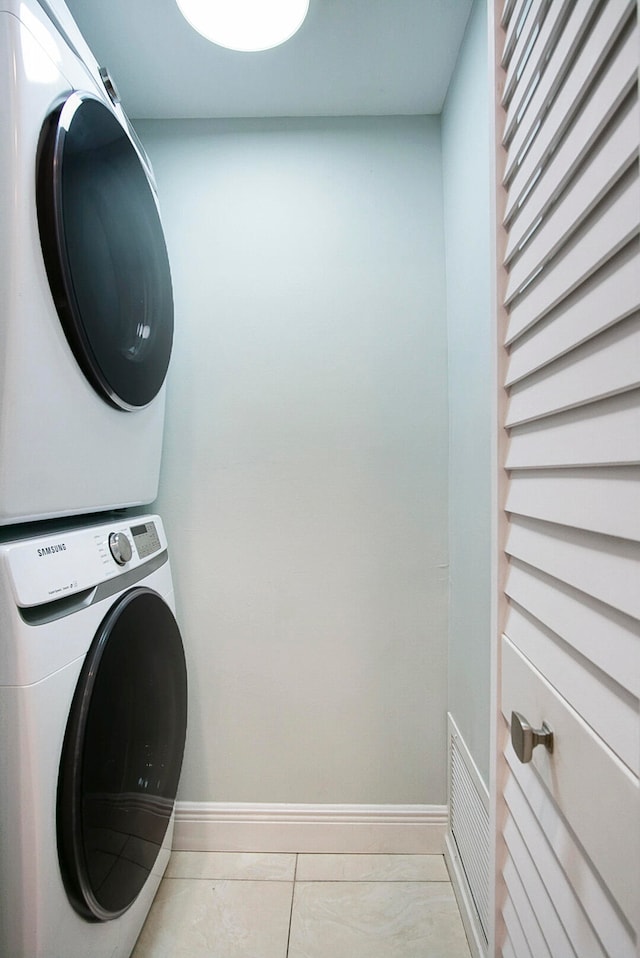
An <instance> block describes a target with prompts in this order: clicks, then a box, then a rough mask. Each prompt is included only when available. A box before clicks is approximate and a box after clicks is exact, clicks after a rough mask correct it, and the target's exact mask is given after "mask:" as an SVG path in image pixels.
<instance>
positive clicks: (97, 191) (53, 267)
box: [36, 93, 173, 410]
mask: <svg viewBox="0 0 640 958" xmlns="http://www.w3.org/2000/svg"><path fill="white" fill-rule="evenodd" d="M36 199H37V208H38V224H39V229H40V243H41V246H42V252H43V256H44V261H45V266H46V270H47V276H48V279H49V285H50V287H51V292H52V295H53V299H54V302H55V305H56V309H57V311H58V315H59V317H60V321H61V323H62V326H63V329H64V332H65V335H66V337H67V340H68V342H69V345H70V346H71V349H72V351H73V353H74V355H75V358H76V361H77V362H78V364H79V365H80V367H81V369H82V371H83V372H84V374H85V376H86V378H87V379H88V380H89V382H90V383H91V385H92V386H93V387H94V388H95V389H96V390H97V392H98V393H99V394H100V395H101V396H102V398H103V399H105V400H106V401H107V402H109V403H111V404H112V405H114V406H116V407H118V408H120V409H124V410H135V409H139V408H142V407H144V406H147V405H148V404H149V403H150V402H151V401H152V400H153V398H154V397H155V396H156V395H157V393H158V391H159V390H160V388H161V386H162V384H163V382H164V379H165V375H166V372H167V367H168V365H169V359H170V356H171V346H172V341H173V293H172V287H171V274H170V270H169V260H168V257H167V249H166V245H165V241H164V233H163V230H162V224H161V222H160V216H159V213H158V207H157V204H156V199H155V195H154V193H153V190H152V189H151V185H150V183H149V180H148V178H147V174H146V172H145V170H144V167H143V165H142V163H141V160H140V158H139V156H138V153H137V152H136V149H135V147H134V146H133V143H132V142H131V140H130V139H129V137H128V136H127V134H126V133H125V131H124V129H123V127H122V126H121V125H120V123H119V122H118V120H117V119H116V117H115V115H114V114H113V112H112V111H111V110H110V109H109V107H108V106H107V105H106V104H105V103H103V102H102V101H101V100H98V99H97V98H96V97H94V96H93V95H91V94H88V93H73V94H71V96H69V97H68V98H67V99H66V100H65V101H64V103H62V104H61V105H60V106H58V107H57V109H55V110H54V111H53V112H52V113H51V114H50V115H49V117H48V118H47V120H46V121H45V124H44V126H43V128H42V133H41V136H40V143H39V148H38V161H37V178H36Z"/></svg>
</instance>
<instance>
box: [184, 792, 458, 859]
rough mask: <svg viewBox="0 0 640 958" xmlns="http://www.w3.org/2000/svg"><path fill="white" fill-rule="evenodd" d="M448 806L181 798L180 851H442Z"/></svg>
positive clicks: (437, 852) (411, 852)
mask: <svg viewBox="0 0 640 958" xmlns="http://www.w3.org/2000/svg"><path fill="white" fill-rule="evenodd" d="M447 821H448V814H447V806H446V805H289V804H258V803H255V804H254V803H238V804H233V803H226V802H177V803H176V814H175V827H174V833H173V847H174V849H176V850H178V851H224V852H324V853H336V854H340V853H341V854H375V853H378V854H396V855H400V854H405V855H411V854H422V855H442V854H444V841H445V834H446V830H447Z"/></svg>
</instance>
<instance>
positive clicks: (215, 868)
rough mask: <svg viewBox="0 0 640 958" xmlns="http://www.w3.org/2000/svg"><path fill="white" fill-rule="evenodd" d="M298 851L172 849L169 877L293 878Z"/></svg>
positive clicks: (279, 879)
mask: <svg viewBox="0 0 640 958" xmlns="http://www.w3.org/2000/svg"><path fill="white" fill-rule="evenodd" d="M295 867H296V856H295V855H270V854H253V853H248V852H173V853H172V855H171V858H170V859H169V864H168V866H167V871H166V877H167V878H218V879H229V880H231V879H234V878H235V879H238V878H239V879H243V880H246V881H251V880H253V881H290V882H291V881H293V876H294V872H295Z"/></svg>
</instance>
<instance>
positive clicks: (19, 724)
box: [0, 516, 186, 958]
mask: <svg viewBox="0 0 640 958" xmlns="http://www.w3.org/2000/svg"><path fill="white" fill-rule="evenodd" d="M113 533H116V534H117V536H116V539H115V544H114V540H113V539H112V540H111V541H112V546H113V548H114V552H115V554H116V555H118V556H119V558H120V561H122V560H123V559H125V560H126V558H127V551H126V549H125V547H126V546H127V544H128V546H129V547H130V549H131V552H132V554H131V558H130V559H129V560H128V561H125V563H124V565H122V566H120V565H118V564H117V562H116V561H115V560H114V558H113V555H112V551H111V548H110V544H109V542H110V536H112V535H113ZM118 546H119V548H118ZM122 553H124V554H122ZM138 602H140V603H142V607H143V612H142V619H140V620H139V621H138V622H137V624H136V626H135V628H134V629H133V630H132V629H131V627H130V617H131V615H132V614H133V613H132V610H135V608H136V603H138ZM148 604H151V606H152V607H153V612H152V614H149V613H148V611H147V605H148ZM173 604H174V599H173V586H172V580H171V571H170V566H169V561H168V553H167V544H166V538H165V533H164V530H163V527H162V523H161V521H160V519H159V517H157V516H145V517H141V518H135V519H133V520H131V519H130V520H128V521H122V519H120V521H118V519H115V520H114V521H113V522H111V523H105V524H104V525H101V526H85V527H84V528H78V527H76V528H74V529H73V528H72V529H63V530H62V531H59V532H56V533H51V532H47V534H46V535H40V536H36V537H33V538H29V539H22V540H18V541H13V542H8V543H7V542H5V543H4V544H1V545H0V634H2V637H3V641H2V644H1V645H0V735H1V736H2V742H1V745H0V763H1V767H0V833H1V834H2V855H1V856H0V954H2V955H3V956H5V958H88V956H91V958H128V956H129V955H130V953H131V950H132V949H133V946H134V944H135V941H136V938H137V936H138V934H139V932H140V929H141V927H142V924H143V922H144V919H145V917H146V915H147V912H148V909H149V907H150V905H151V902H152V900H153V896H154V894H155V892H156V890H157V887H158V884H159V882H160V879H161V877H162V873H163V871H164V869H165V867H166V863H167V861H168V857H169V854H170V846H171V839H172V832H173V804H174V803H173V799H174V798H175V788H177V777H178V776H179V772H180V766H181V762H182V751H183V747H184V735H185V732H186V671H184V667H183V662H184V657H183V652H182V643H181V640H180V636H179V631H178V630H177V626H176V625H175V620H174V619H173V614H172V610H173ZM138 611H139V610H138ZM157 613H159V614H160V618H159V619H158V620H157V621H156V618H155V617H156V614H157ZM136 614H138V613H136ZM127 616H129V620H127ZM127 621H129V625H126V623H127ZM158 622H160V623H161V624H160V625H158ZM141 623H142V624H141ZM125 626H126V627H125ZM165 626H167V627H168V632H167V638H168V641H169V644H168V645H167V646H166V649H167V650H169V651H170V653H171V654H170V655H167V654H165V651H163V650H164V649H165V646H164V644H163V642H164V639H163V636H162V632H163V630H164V629H165ZM141 632H142V633H145V632H146V633H148V634H144V635H141V634H140V633H141ZM113 648H115V649H116V658H115V659H113V660H111V662H110V660H109V656H110V655H113V651H112V649H113ZM136 648H137V649H138V651H136ZM96 650H97V658H96ZM141 654H143V657H142V658H141ZM118 656H120V660H118ZM171 656H174V658H175V660H173V659H172V658H171ZM136 657H137V661H136ZM145 658H146V659H147V661H145V660H144V659H145ZM109 669H110V670H111V672H110V673H109ZM87 672H89V673H91V674H90V675H88V676H87ZM101 674H103V676H104V675H105V674H106V676H107V682H106V686H105V683H104V682H103V683H102V684H103V688H102V691H100V690H99V684H100V675H101ZM148 685H149V686H153V688H154V689H155V690H156V691H155V692H154V691H152V692H151V693H150V694H151V695H152V698H150V699H147V698H146V696H147V692H146V691H145V689H146V687H147V686H148ZM158 689H160V691H158ZM153 695H156V699H154V698H153ZM74 710H75V711H74ZM92 714H93V717H92ZM78 715H79V716H80V725H83V723H84V727H83V733H82V735H81V736H80V739H81V742H80V745H79V748H78V750H77V756H79V759H80V764H76V766H75V768H74V761H75V759H74V746H73V741H72V740H73V736H74V735H75V733H77V730H78V728H77V727H78ZM167 722H171V723H172V724H171V727H170V728H169V730H168V731H167V726H166V723H167ZM92 723H93V725H92ZM163 723H164V724H165V728H164V729H163V728H162V726H163ZM92 728H93V732H92ZM96 728H97V729H98V739H97V744H96V733H95V729H96ZM114 729H116V730H118V729H120V731H116V732H114V731H113V730H114ZM92 735H93V741H92V739H91V736H92ZM118 735H120V737H121V742H124V743H125V744H126V746H127V747H126V748H125V749H123V750H122V752H123V754H122V755H121V756H120V755H116V756H115V757H114V755H113V754H112V753H113V748H114V742H115V743H116V746H118V741H119V739H118ZM114 736H115V737H114ZM154 736H155V738H154ZM109 737H112V739H113V740H112V741H111V742H109V741H108V739H109ZM167 740H171V741H170V742H168V741H167ZM118 747H119V746H118ZM124 753H126V754H124ZM65 756H66V758H65ZM70 756H71V760H70ZM65 762H66V766H65ZM92 763H96V767H98V766H99V771H98V773H97V777H96V775H94V781H93V782H89V784H88V785H87V786H86V787H85V785H82V784H81V783H80V781H79V780H78V781H76V782H75V783H74V781H71V788H70V789H69V787H68V782H66V780H65V775H66V774H67V772H66V771H65V768H66V767H71V768H72V773H73V774H75V773H76V772H78V771H79V773H80V774H81V776H84V780H85V783H86V781H87V780H88V778H90V777H91V775H92V774H93V773H92V772H91V766H92ZM114 765H115V766H117V767H116V768H115V770H114V769H113V768H112V766H114ZM73 774H72V776H71V778H72V779H73ZM163 776H164V777H165V782H163V783H161V782H160V781H159V779H160V778H161V777H163ZM169 778H170V779H171V780H170V781H169ZM167 781H169V785H168V790H169V792H170V793H172V794H170V795H169V796H168V797H167V795H166V791H167V790H166V789H165V795H164V797H162V794H161V793H162V788H163V786H164V785H166V782H167ZM96 783H97V784H96ZM76 786H79V788H78V789H77V794H74V791H75V790H76ZM156 786H158V787H156ZM66 792H69V793H70V794H71V801H72V804H73V802H75V803H76V807H75V808H72V815H71V818H73V816H74V815H75V816H76V817H77V818H78V821H76V822H75V824H74V825H73V827H76V825H77V826H78V828H79V830H80V831H82V837H81V842H83V841H85V840H86V844H85V845H84V846H82V847H80V846H79V847H78V849H76V852H77V855H78V858H79V859H80V869H81V872H82V870H83V869H84V877H83V875H82V874H81V876H80V879H79V882H78V880H77V876H74V875H72V874H70V871H71V870H72V866H73V862H71V864H70V862H69V861H65V857H64V848H63V843H64V842H65V841H66V840H67V839H66V838H65V828H66V827H67V825H68V821H67V817H68V815H69V809H68V808H66V807H65V803H66V802H67V798H65V793H66ZM91 792H93V793H94V794H91ZM95 793H99V794H98V795H97V799H98V801H99V802H100V803H101V807H102V808H103V809H104V808H107V818H105V817H104V814H103V820H102V821H101V822H97V821H94V820H92V819H91V815H92V809H93V808H95V800H96V794H95ZM92 803H93V804H92ZM141 809H142V811H143V813H144V815H146V822H145V821H143V819H144V815H143V817H142V818H140V810H141ZM158 810H160V812H161V813H162V814H164V816H165V818H164V821H163V822H162V823H161V828H160V831H158V829H157V828H156V816H157V813H158ZM127 816H128V817H129V819H132V820H135V822H136V823H137V824H136V828H137V834H133V832H135V831H136V828H130V827H129V826H128V825H125V827H124V828H122V829H121V828H120V826H121V823H122V822H123V821H125V820H126V819H127ZM116 819H117V821H116ZM141 821H142V826H140V822H141ZM149 822H150V823H151V830H152V831H153V830H154V829H155V832H156V834H155V838H153V836H151V835H150V834H149V827H148V826H149ZM145 829H146V832H145ZM165 829H166V830H165ZM162 832H164V834H162ZM125 833H126V834H125ZM96 836H97V837H96ZM67 837H68V836H67ZM150 838H153V841H155V845H154V846H153V847H151V843H150ZM74 840H75V838H73V839H72V843H73V841H74ZM96 843H97V844H96ZM90 846H92V847H90ZM72 855H73V851H72ZM91 856H93V862H92V861H91V860H90V857H91ZM87 862H88V864H87ZM96 862H97V872H98V877H97V878H96V874H97V873H96ZM131 862H133V863H134V864H133V865H131ZM123 863H124V866H126V868H128V869H131V868H134V869H135V874H134V880H135V881H137V882H138V884H137V886H136V888H135V889H134V893H132V894H131V896H130V897H131V898H132V901H131V902H130V901H129V900H128V899H127V900H120V899H118V900H117V901H116V903H115V905H113V904H112V899H111V898H110V897H109V896H110V895H112V894H113V888H111V889H109V887H108V886H109V882H111V883H112V885H113V884H114V883H115V886H116V892H117V894H119V892H120V888H121V887H124V886H126V884H127V881H129V879H130V877H131V876H130V875H129V876H128V875H127V874H126V870H125V869H123V867H122V866H123ZM63 872H64V875H63ZM143 872H144V880H143V879H142V878H141V877H139V876H138V873H140V874H142V873H143ZM87 876H88V878H87ZM87 881H88V882H89V884H90V885H92V887H93V891H96V896H95V897H96V901H97V910H96V908H93V906H91V908H89V907H87V901H89V902H90V901H91V897H92V895H93V891H92V890H91V888H89V889H88V897H87V898H86V900H82V901H79V899H78V896H77V894H76V893H77V889H78V887H80V886H84V885H86V884H87ZM74 883H75V884H74ZM103 890H105V891H104V894H103ZM74 895H75V896H76V897H74ZM105 902H106V911H105V913H104V914H102V915H101V917H99V915H98V913H99V912H100V909H101V908H103V907H104V906H105ZM109 911H110V912H111V913H110V914H107V912H109ZM105 919H108V920H105Z"/></svg>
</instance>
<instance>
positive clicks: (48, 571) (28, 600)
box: [0, 516, 167, 608]
mask: <svg viewBox="0 0 640 958" xmlns="http://www.w3.org/2000/svg"><path fill="white" fill-rule="evenodd" d="M166 548H167V542H166V538H165V534H164V529H163V526H162V521H161V520H160V518H159V517H158V516H145V517H141V518H137V517H136V518H135V519H133V520H128V521H125V522H122V523H120V524H119V523H117V520H116V522H115V523H114V522H113V520H112V521H111V523H110V524H109V525H103V526H92V527H89V528H77V529H71V530H65V531H63V532H61V533H56V534H49V535H46V536H42V537H34V538H32V539H24V540H22V541H20V542H12V543H7V544H6V545H4V546H0V552H1V553H2V554H3V556H2V557H0V558H2V559H3V561H5V562H7V564H8V567H9V571H10V578H11V581H12V585H13V592H14V596H15V599H16V604H17V605H18V606H21V607H23V608H27V607H29V606H34V605H40V604H41V603H43V602H51V601H52V600H54V599H58V598H63V597H64V596H66V595H72V594H73V593H75V592H79V591H81V590H83V589H90V588H93V587H94V586H96V585H98V584H99V583H100V582H104V581H106V580H107V579H113V578H114V577H116V576H119V575H122V574H123V573H127V572H129V570H130V569H135V568H137V567H138V566H141V565H143V564H144V563H145V562H146V561H148V560H149V558H150V557H151V556H153V555H156V554H157V553H159V552H162V551H163V550H164V549H166Z"/></svg>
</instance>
